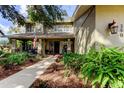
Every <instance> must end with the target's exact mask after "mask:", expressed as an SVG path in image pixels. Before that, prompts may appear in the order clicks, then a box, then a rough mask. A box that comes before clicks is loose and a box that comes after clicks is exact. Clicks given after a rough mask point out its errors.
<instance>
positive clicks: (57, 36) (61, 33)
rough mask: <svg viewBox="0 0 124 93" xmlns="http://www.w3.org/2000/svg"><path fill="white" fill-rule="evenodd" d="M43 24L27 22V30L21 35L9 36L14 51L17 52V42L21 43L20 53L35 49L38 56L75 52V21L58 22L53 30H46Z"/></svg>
mask: <svg viewBox="0 0 124 93" xmlns="http://www.w3.org/2000/svg"><path fill="white" fill-rule="evenodd" d="M44 28H45V27H44V26H43V25H42V24H35V25H34V24H33V23H31V22H27V24H26V25H25V30H24V31H22V32H23V33H20V34H13V35H9V36H8V38H9V40H10V41H11V43H12V51H17V40H18V41H20V42H21V45H20V48H19V49H18V50H19V51H29V50H32V49H34V45H33V44H34V40H36V42H35V43H36V46H35V49H36V50H37V53H38V54H42V55H45V54H60V53H62V52H70V51H72V52H73V51H74V33H73V21H72V19H71V18H69V19H66V20H63V21H57V22H56V23H55V25H54V26H53V28H51V29H48V28H45V29H44ZM29 42H30V43H29Z"/></svg>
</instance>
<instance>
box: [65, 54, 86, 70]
mask: <svg viewBox="0 0 124 93" xmlns="http://www.w3.org/2000/svg"><path fill="white" fill-rule="evenodd" d="M63 60H64V64H65V66H66V68H69V69H72V70H73V71H75V72H79V71H80V68H81V65H82V63H83V60H84V55H81V54H76V53H68V54H64V57H63Z"/></svg>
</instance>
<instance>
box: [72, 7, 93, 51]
mask: <svg viewBox="0 0 124 93" xmlns="http://www.w3.org/2000/svg"><path fill="white" fill-rule="evenodd" d="M91 10H92V12H91ZM85 19H86V20H85ZM82 23H83V25H82ZM81 25H82V26H81ZM94 30H95V7H94V9H92V8H90V10H88V11H87V12H85V14H82V16H81V17H80V18H79V19H78V20H76V21H75V22H74V31H75V52H76V53H85V52H86V51H87V50H88V49H89V47H92V46H93V41H94V38H93V32H94Z"/></svg>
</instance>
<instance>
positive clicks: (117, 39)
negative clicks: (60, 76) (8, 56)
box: [8, 5, 124, 55]
mask: <svg viewBox="0 0 124 93" xmlns="http://www.w3.org/2000/svg"><path fill="white" fill-rule="evenodd" d="M123 11H124V6H117V5H80V6H77V7H76V9H75V11H74V13H73V16H72V18H71V19H69V20H64V21H58V22H56V24H55V25H54V26H53V29H47V28H46V29H44V27H43V25H42V24H38V25H35V26H33V28H31V27H32V26H30V25H33V24H30V23H29V24H30V25H28V23H27V26H26V30H25V31H24V33H22V34H15V35H12V36H8V37H9V39H10V40H11V41H12V50H13V51H15V50H16V43H15V41H16V40H21V41H23V43H22V47H21V50H26V49H29V46H28V45H27V44H26V42H28V41H32V42H33V39H34V37H36V38H37V52H38V54H42V55H45V54H59V53H62V52H63V50H66V52H75V53H86V52H87V51H88V50H89V49H90V48H91V47H94V48H96V49H98V48H99V45H100V44H103V45H105V46H106V47H116V46H117V47H122V46H124V35H123V34H124V31H123V30H124V28H123V25H124V18H123V17H124V12H123ZM44 31H45V32H47V33H45V34H44ZM30 47H32V46H30Z"/></svg>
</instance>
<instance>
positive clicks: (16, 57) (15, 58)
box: [6, 52, 28, 65]
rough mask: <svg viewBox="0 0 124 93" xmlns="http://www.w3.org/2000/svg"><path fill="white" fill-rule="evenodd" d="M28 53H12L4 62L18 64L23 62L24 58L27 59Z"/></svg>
mask: <svg viewBox="0 0 124 93" xmlns="http://www.w3.org/2000/svg"><path fill="white" fill-rule="evenodd" d="M27 58H28V54H27V53H26V52H22V53H13V54H11V55H9V56H8V58H7V62H6V64H12V65H13V64H15V65H20V64H23V63H24V61H25V60H27Z"/></svg>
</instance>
